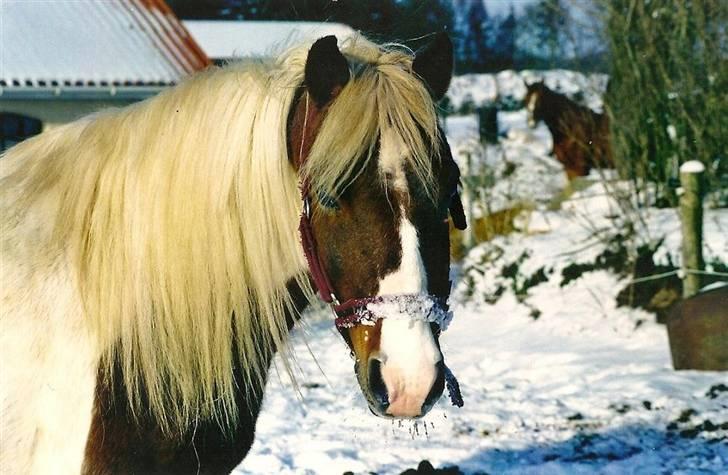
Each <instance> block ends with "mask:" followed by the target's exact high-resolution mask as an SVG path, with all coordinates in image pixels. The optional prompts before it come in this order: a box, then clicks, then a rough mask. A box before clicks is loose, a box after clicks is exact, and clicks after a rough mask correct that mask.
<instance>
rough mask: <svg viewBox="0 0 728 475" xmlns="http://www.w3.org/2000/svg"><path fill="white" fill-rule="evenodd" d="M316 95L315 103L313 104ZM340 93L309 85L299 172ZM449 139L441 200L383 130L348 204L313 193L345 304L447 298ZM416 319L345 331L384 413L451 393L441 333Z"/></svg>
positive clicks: (364, 382) (320, 246) (324, 250)
mask: <svg viewBox="0 0 728 475" xmlns="http://www.w3.org/2000/svg"><path fill="white" fill-rule="evenodd" d="M320 41H322V40H320ZM448 42H449V40H448ZM315 48H316V45H314V48H312V52H311V53H310V54H309V60H310V58H311V55H312V54H314V49H315ZM307 80H308V79H307ZM307 86H308V84H307ZM309 93H310V94H311V96H310V97H311V98H312V99H313V100H309V103H308V106H307V105H306V100H305V98H306V94H309ZM335 94H336V90H332V93H331V94H328V95H326V94H324V95H323V96H322V97H323V100H322V98H321V97H319V98H317V94H316V92H315V91H313V90H312V89H311V88H310V87H308V88H307V89H306V91H305V92H303V95H302V96H301V98H299V100H298V102H297V103H296V105H295V106H294V109H293V111H292V113H291V121H290V127H289V150H290V152H291V157H292V162H293V163H294V165H296V166H299V165H300V164H301V163H302V162H303V161H304V160H305V157H306V154H307V151H308V147H307V146H306V143H311V142H313V140H314V138H315V136H316V133H317V131H318V127H319V126H320V124H321V123H322V120H323V117H325V114H326V110H327V107H328V106H327V104H329V103H330V102H331V101H332V100H334V98H335ZM307 111H308V112H307ZM307 113H308V116H306V114H307ZM304 124H305V126H304ZM440 136H441V137H442V138H441V142H440V143H436V144H432V145H431V147H432V152H433V153H432V156H433V163H432V167H433V171H434V173H435V176H436V177H437V180H438V183H437V186H436V195H435V199H434V200H433V199H432V198H431V197H429V196H428V194H427V192H426V190H425V188H424V185H423V184H422V183H421V182H420V181H419V180H418V179H417V178H416V177H415V173H414V171H413V170H410V169H407V166H406V165H405V164H406V163H407V162H406V161H405V160H403V159H402V157H403V155H404V154H406V153H408V151H407V150H406V148H404V146H403V141H402V140H401V139H400V138H399V137H397V136H396V134H394V133H393V132H392V131H389V130H380V134H379V138H378V143H377V152H376V153H377V159H376V160H371V161H369V162H368V164H367V165H366V167H367V168H366V169H364V170H362V171H361V173H358V174H357V175H356V176H357V178H356V179H354V180H353V181H352V182H351V183H349V184H348V185H347V187H346V188H345V189H344V190H343V192H341V193H340V195H339V196H337V197H336V198H333V197H331V196H327V195H322V194H317V193H315V192H312V196H311V200H312V206H313V217H312V227H313V233H314V236H315V239H316V242H317V252H318V254H319V256H320V259H321V261H322V263H323V266H324V268H325V271H326V272H327V274H328V277H329V279H330V281H331V283H332V285H333V287H334V290H335V292H336V295H337V297H338V299H339V300H340V301H342V302H343V301H346V300H348V299H353V298H361V297H367V296H384V295H400V294H430V295H433V296H438V297H443V298H446V297H447V296H448V294H449V290H450V282H449V268H450V260H449V234H448V208H449V207H450V206H451V204H452V198H453V196H452V192H453V190H454V189H455V186H456V184H457V181H458V178H459V172H458V170H457V166H456V165H455V162H454V161H453V160H452V157H451V155H450V150H449V147H448V144H447V142H446V140H445V138H444V134H442V133H441V134H440ZM301 144H304V145H303V147H301ZM435 147H437V148H438V149H439V158H437V159H435V158H434V157H436V156H437V155H438V154H437V153H435V152H437V151H438V150H435ZM382 177H384V179H382ZM414 317H415V318H413V319H406V318H405V319H402V318H391V319H389V318H384V319H382V320H378V321H377V323H376V324H375V325H373V326H369V325H356V326H354V327H352V328H350V329H348V330H345V331H344V332H343V336H344V338H345V339H346V340H347V343H348V344H349V346H350V348H351V349H352V352H353V354H354V356H355V361H356V362H355V371H356V374H357V379H358V381H359V385H360V386H361V389H362V392H363V394H364V396H365V397H366V399H367V401H368V403H369V407H370V409H371V410H372V412H374V413H375V414H377V415H380V416H386V417H419V416H422V415H424V414H425V413H426V412H427V411H428V410H429V409H430V408H431V407H432V405H433V404H434V403H435V402H436V401H437V399H439V397H440V395H441V394H442V391H443V388H444V362H443V357H442V354H441V352H440V348H439V343H438V336H439V328H438V327H437V325H435V324H430V323H428V322H425V321H423V320H419V319H417V318H416V316H414Z"/></svg>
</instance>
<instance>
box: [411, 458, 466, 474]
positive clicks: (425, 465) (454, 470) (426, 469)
mask: <svg viewBox="0 0 728 475" xmlns="http://www.w3.org/2000/svg"><path fill="white" fill-rule="evenodd" d="M462 473H463V472H461V471H460V469H459V468H458V467H457V466H456V465H453V466H449V467H444V468H435V467H433V466H432V464H431V463H430V461H429V460H423V461H422V462H420V464H419V465H417V469H414V468H410V469H408V470H405V471H404V472H402V473H401V474H400V475H462Z"/></svg>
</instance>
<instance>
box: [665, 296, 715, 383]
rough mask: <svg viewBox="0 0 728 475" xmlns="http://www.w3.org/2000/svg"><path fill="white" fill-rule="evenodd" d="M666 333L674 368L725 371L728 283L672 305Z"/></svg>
mask: <svg viewBox="0 0 728 475" xmlns="http://www.w3.org/2000/svg"><path fill="white" fill-rule="evenodd" d="M667 334H668V336H669V338H670V352H671V353H672V365H673V367H674V368H675V369H699V370H705V371H728V286H723V287H719V288H717V289H713V290H710V291H707V292H703V293H699V294H697V295H695V296H693V297H690V298H689V299H686V300H683V301H682V302H680V303H678V304H677V305H675V307H673V309H672V310H671V311H670V314H669V316H668V318H667Z"/></svg>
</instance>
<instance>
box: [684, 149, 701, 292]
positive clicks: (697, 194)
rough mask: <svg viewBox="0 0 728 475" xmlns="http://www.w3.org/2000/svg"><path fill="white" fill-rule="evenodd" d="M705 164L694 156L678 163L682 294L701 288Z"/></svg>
mask: <svg viewBox="0 0 728 475" xmlns="http://www.w3.org/2000/svg"><path fill="white" fill-rule="evenodd" d="M704 172H705V167H704V166H703V164H702V163H700V162H699V161H697V160H691V161H689V162H685V163H683V164H682V166H681V167H680V185H681V187H682V194H681V195H680V222H681V223H682V269H683V273H684V276H683V298H688V297H692V296H693V295H695V294H697V293H698V291H699V290H700V274H696V273H694V272H690V271H691V270H700V271H702V270H703V201H702V200H703V196H702V182H703V173H704Z"/></svg>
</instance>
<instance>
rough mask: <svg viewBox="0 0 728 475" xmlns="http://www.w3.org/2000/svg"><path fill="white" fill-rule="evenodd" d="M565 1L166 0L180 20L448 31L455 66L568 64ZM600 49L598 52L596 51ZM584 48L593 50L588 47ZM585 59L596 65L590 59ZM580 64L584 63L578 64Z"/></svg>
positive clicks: (407, 32)
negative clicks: (499, 9) (498, 8)
mask: <svg viewBox="0 0 728 475" xmlns="http://www.w3.org/2000/svg"><path fill="white" fill-rule="evenodd" d="M565 1H569V0H535V1H534V2H532V3H529V4H528V5H526V6H525V7H524V8H523V9H522V10H521V11H516V9H515V8H514V7H513V4H511V7H510V9H509V10H508V12H507V13H505V14H503V13H500V14H490V13H489V12H488V9H487V7H486V5H485V4H484V3H483V1H482V0H369V1H358V0H335V1H334V0H266V1H264V0H196V1H192V0H168V3H169V4H170V6H171V7H172V9H173V10H174V11H175V12H176V13H177V15H179V16H180V17H181V18H185V19H220V20H258V21H261V20H279V21H282V20H287V21H333V22H340V23H345V24H347V25H350V26H351V27H353V28H355V29H357V30H360V31H362V32H364V33H365V34H366V35H368V36H369V37H371V38H372V39H374V40H377V41H398V42H403V43H405V44H407V45H409V46H412V47H418V46H419V45H420V44H421V43H423V42H424V41H426V37H427V35H429V34H431V33H433V32H437V31H443V30H445V31H448V32H450V35H451V36H452V38H453V40H454V43H455V54H456V60H457V61H456V64H457V68H458V71H457V72H458V73H466V72H492V71H499V70H502V69H510V68H517V69H524V68H552V67H570V66H571V67H573V66H574V62H575V61H577V60H583V59H584V57H585V55H584V54H578V52H577V51H576V49H575V48H574V47H573V45H574V44H576V43H577V42H576V40H575V39H574V38H573V36H574V35H573V33H574V31H577V30H578V28H574V27H573V26H574V23H573V22H572V21H571V16H570V10H569V8H567V5H565ZM598 53H599V52H598ZM589 54H594V52H593V51H590V52H589ZM591 63H594V64H596V62H595V61H591ZM580 65H581V66H583V62H582V63H581V64H580Z"/></svg>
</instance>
